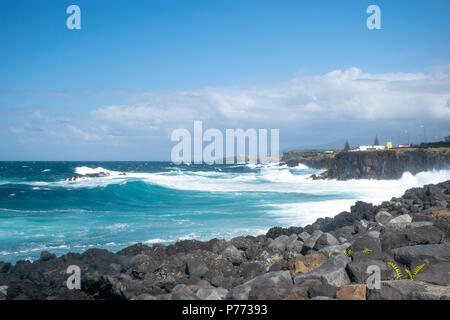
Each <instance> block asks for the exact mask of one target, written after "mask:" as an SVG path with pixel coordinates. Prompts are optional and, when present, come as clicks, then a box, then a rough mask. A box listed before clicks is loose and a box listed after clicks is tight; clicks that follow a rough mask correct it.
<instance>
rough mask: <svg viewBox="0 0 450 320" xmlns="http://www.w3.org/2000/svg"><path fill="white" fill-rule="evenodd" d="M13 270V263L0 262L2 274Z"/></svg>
mask: <svg viewBox="0 0 450 320" xmlns="http://www.w3.org/2000/svg"><path fill="white" fill-rule="evenodd" d="M10 268H11V263H9V262H3V261H0V273H7V272H8V270H9V269H10Z"/></svg>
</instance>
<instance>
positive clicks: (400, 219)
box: [388, 214, 412, 224]
mask: <svg viewBox="0 0 450 320" xmlns="http://www.w3.org/2000/svg"><path fill="white" fill-rule="evenodd" d="M411 222H412V218H411V216H410V215H409V214H402V215H401V216H398V217H395V218H392V219H390V220H389V221H388V223H389V224H394V223H411Z"/></svg>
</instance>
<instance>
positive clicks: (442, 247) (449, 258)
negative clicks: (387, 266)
mask: <svg viewBox="0 0 450 320" xmlns="http://www.w3.org/2000/svg"><path fill="white" fill-rule="evenodd" d="M389 253H390V254H391V255H392V256H393V257H394V259H395V261H398V262H400V263H402V264H405V265H407V266H411V265H412V264H413V263H414V262H416V261H419V262H425V263H429V264H430V263H438V262H450V244H448V243H445V244H429V245H417V246H408V247H401V248H396V249H393V250H391V251H389Z"/></svg>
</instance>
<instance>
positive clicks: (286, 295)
mask: <svg viewBox="0 0 450 320" xmlns="http://www.w3.org/2000/svg"><path fill="white" fill-rule="evenodd" d="M307 298H308V294H307V292H306V290H304V289H303V288H300V287H294V286H293V285H292V283H290V284H286V283H283V284H276V285H271V284H259V285H255V286H254V287H252V289H251V290H250V293H249V295H248V299H249V300H306V299H307Z"/></svg>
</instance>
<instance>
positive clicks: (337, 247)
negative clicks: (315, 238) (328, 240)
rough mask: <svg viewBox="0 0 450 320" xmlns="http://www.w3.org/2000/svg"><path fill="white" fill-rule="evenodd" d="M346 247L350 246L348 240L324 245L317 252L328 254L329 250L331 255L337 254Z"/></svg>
mask: <svg viewBox="0 0 450 320" xmlns="http://www.w3.org/2000/svg"><path fill="white" fill-rule="evenodd" d="M348 247H350V242H344V243H342V244H338V245H334V246H328V247H324V248H322V249H320V250H319V251H318V252H319V253H322V254H325V255H327V256H328V255H329V254H330V252H331V254H332V255H333V254H337V253H342V252H343V251H344V250H347V249H348Z"/></svg>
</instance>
